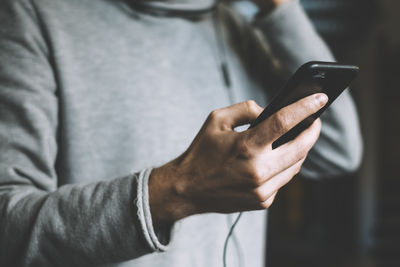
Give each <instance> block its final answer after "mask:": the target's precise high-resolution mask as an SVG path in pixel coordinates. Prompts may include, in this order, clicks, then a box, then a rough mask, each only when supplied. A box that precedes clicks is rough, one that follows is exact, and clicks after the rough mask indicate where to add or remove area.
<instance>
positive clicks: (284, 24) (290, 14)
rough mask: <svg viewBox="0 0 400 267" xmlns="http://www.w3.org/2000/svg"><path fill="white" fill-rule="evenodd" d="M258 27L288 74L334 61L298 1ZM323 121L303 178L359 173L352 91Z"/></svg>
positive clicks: (257, 22) (359, 151)
mask: <svg viewBox="0 0 400 267" xmlns="http://www.w3.org/2000/svg"><path fill="white" fill-rule="evenodd" d="M254 24H255V25H256V27H257V28H258V29H260V30H261V32H262V33H263V34H264V37H265V38H266V40H267V42H268V43H269V45H270V49H271V52H272V54H273V56H274V57H276V58H277V59H278V61H279V62H280V65H281V66H282V68H283V69H284V70H285V72H286V73H288V74H292V73H294V72H295V71H296V69H297V68H298V67H300V66H301V65H302V64H304V63H306V62H308V61H313V60H317V61H334V57H333V55H332V53H331V52H330V50H329V48H328V47H327V45H326V44H325V42H324V41H323V40H322V39H321V37H320V36H319V35H318V34H317V33H316V31H315V29H314V27H313V26H312V24H311V22H310V20H309V19H308V17H307V15H306V14H305V12H304V10H303V9H302V7H301V6H300V3H299V1H298V0H294V1H289V2H288V3H285V4H283V5H281V6H279V7H278V8H277V9H275V10H274V11H273V12H272V13H270V14H268V15H267V16H265V17H262V18H258V19H256V20H255V21H254ZM321 119H322V123H323V124H322V130H321V135H320V138H319V140H318V141H317V143H316V145H315V146H314V148H313V149H312V150H311V151H310V153H309V156H308V158H307V160H306V162H305V164H304V165H303V169H302V174H303V175H305V176H307V177H311V178H316V177H321V176H333V175H339V174H342V173H345V172H353V171H355V170H356V169H357V168H358V166H359V165H360V162H361V158H362V138H361V133H360V127H359V120H358V115H357V112H356V107H355V105H354V102H353V100H352V97H351V95H350V93H349V91H348V90H346V91H345V92H344V93H343V94H342V95H341V96H340V97H338V99H337V100H336V101H335V102H334V103H333V104H332V105H331V106H330V108H329V109H328V110H326V111H325V113H324V114H323V115H322V117H321Z"/></svg>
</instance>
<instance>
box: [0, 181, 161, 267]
mask: <svg viewBox="0 0 400 267" xmlns="http://www.w3.org/2000/svg"><path fill="white" fill-rule="evenodd" d="M136 192H137V174H136V175H129V176H126V177H122V178H118V179H114V180H110V181H102V182H97V183H92V184H87V185H67V186H63V187H61V188H59V189H58V190H56V191H54V192H45V191H41V190H38V189H36V188H34V187H32V186H28V185H26V186H3V187H2V188H1V194H0V212H1V218H2V219H1V222H0V226H1V227H0V229H1V230H0V233H1V238H0V247H1V248H2V249H1V250H0V263H2V264H0V265H1V266H3V265H4V266H33V265H34V266H54V263H57V264H59V265H57V266H74V265H76V264H78V265H80V266H81V265H82V264H83V263H84V264H85V265H87V266H89V265H90V266H92V265H103V264H108V263H113V262H121V261H125V260H130V259H133V258H136V257H139V256H142V255H144V254H146V253H150V252H152V251H154V249H151V247H150V245H149V244H147V243H146V241H145V239H144V237H143V232H142V228H143V222H144V218H141V217H140V214H139V212H138V208H137V207H136V205H135V202H136V201H137V199H136V197H137V193H136ZM138 214H139V215H138ZM10 240H12V241H10Z"/></svg>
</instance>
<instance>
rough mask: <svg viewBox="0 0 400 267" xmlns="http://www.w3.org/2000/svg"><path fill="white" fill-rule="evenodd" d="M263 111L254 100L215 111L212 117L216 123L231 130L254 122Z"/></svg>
mask: <svg viewBox="0 0 400 267" xmlns="http://www.w3.org/2000/svg"><path fill="white" fill-rule="evenodd" d="M262 111H263V109H262V107H260V106H259V105H257V103H256V102H255V101H253V100H248V101H244V102H241V103H237V104H234V105H231V106H229V107H226V108H221V109H217V110H215V111H213V112H212V113H211V116H212V117H213V119H215V121H217V122H218V123H220V124H221V125H222V126H224V127H227V128H229V129H232V130H233V129H234V128H235V127H237V126H241V125H244V124H248V123H250V122H252V121H254V120H255V119H256V118H257V117H258V115H260V113H261V112H262Z"/></svg>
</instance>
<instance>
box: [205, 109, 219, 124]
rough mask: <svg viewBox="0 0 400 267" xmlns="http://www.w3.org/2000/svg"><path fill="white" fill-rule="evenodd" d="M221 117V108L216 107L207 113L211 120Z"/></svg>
mask: <svg viewBox="0 0 400 267" xmlns="http://www.w3.org/2000/svg"><path fill="white" fill-rule="evenodd" d="M221 117H222V111H221V109H216V110H213V111H211V113H210V115H208V118H209V120H211V121H219V120H220V119H221Z"/></svg>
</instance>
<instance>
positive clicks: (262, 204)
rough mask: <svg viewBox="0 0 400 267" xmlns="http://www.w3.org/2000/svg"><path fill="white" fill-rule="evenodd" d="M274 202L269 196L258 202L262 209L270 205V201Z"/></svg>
mask: <svg viewBox="0 0 400 267" xmlns="http://www.w3.org/2000/svg"><path fill="white" fill-rule="evenodd" d="M273 202H274V199H273V198H272V197H271V198H269V199H267V200H265V201H264V202H261V203H260V208H262V209H268V208H270V207H271V206H272V203H273Z"/></svg>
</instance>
